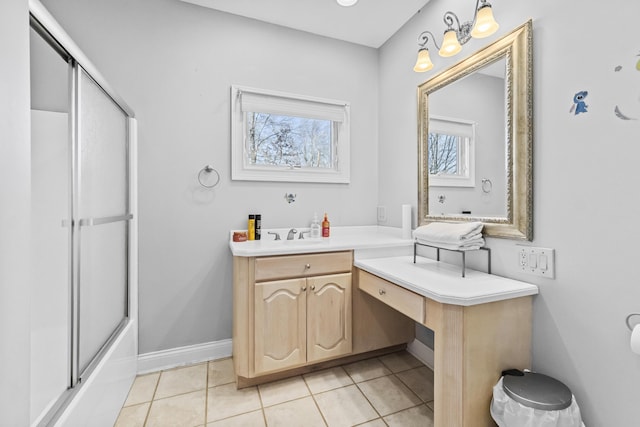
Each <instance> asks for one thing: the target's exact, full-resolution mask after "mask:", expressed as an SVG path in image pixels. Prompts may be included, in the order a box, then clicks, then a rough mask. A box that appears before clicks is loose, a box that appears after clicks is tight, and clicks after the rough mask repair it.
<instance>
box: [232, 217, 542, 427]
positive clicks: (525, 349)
mask: <svg viewBox="0 0 640 427" xmlns="http://www.w3.org/2000/svg"><path fill="white" fill-rule="evenodd" d="M340 231H341V230H340V228H337V229H336V230H335V233H334V235H333V236H332V237H331V239H326V240H325V239H323V240H321V241H311V239H309V241H307V242H298V241H296V242H283V241H261V242H243V243H236V242H231V243H230V247H231V250H232V253H233V255H234V257H233V292H234V295H233V301H234V302H233V304H234V307H233V309H234V313H233V360H234V365H235V372H236V380H237V386H238V387H239V388H242V387H246V386H249V385H254V384H260V383H264V382H268V381H273V380H277V379H281V378H285V377H289V376H293V375H299V374H302V373H305V372H310V371H314V370H319V369H324V368H327V367H330V366H335V365H339V364H344V363H350V362H353V361H356V360H361V359H365V358H368V357H373V356H376V355H380V354H384V353H389V352H391V351H397V350H399V349H401V348H405V347H406V345H407V343H410V342H412V341H413V340H414V338H415V324H416V323H419V324H422V325H424V326H426V327H427V328H429V329H431V330H432V331H433V332H434V349H433V351H434V354H433V372H434V426H435V427H485V426H486V427H489V426H492V427H494V426H495V423H494V422H493V420H492V419H491V415H490V413H489V404H490V401H491V396H492V389H493V385H495V383H496V382H497V381H498V380H499V378H500V374H501V372H502V370H504V369H509V368H518V369H525V368H530V367H531V318H532V298H533V295H536V294H537V293H538V288H537V287H536V286H535V285H532V284H529V283H525V282H520V281H517V280H512V279H508V278H505V277H500V276H497V275H493V274H486V273H483V272H480V271H476V270H467V272H466V274H465V277H464V278H463V277H461V270H460V267H459V266H456V265H451V264H446V263H442V262H438V261H435V260H430V259H427V258H423V257H418V259H417V260H414V257H413V253H412V246H413V242H412V241H411V240H409V241H406V240H403V239H400V238H398V237H395V235H394V234H393V233H392V232H390V231H389V230H387V229H384V228H381V227H377V228H371V227H363V228H357V229H345V230H344V231H343V233H342V234H341V233H340ZM398 232H399V230H398ZM354 251H355V255H356V256H355V257H354ZM393 252H396V253H393ZM397 252H401V253H397Z"/></svg>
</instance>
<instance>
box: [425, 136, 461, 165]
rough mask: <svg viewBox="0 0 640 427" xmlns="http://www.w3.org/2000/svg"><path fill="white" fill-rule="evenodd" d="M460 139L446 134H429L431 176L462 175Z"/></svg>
mask: <svg viewBox="0 0 640 427" xmlns="http://www.w3.org/2000/svg"><path fill="white" fill-rule="evenodd" d="M459 147H460V137H459V136H455V135H448V134H444V133H429V148H428V150H429V174H430V175H457V174H459V173H460V158H459V157H460V156H459V154H460V150H459Z"/></svg>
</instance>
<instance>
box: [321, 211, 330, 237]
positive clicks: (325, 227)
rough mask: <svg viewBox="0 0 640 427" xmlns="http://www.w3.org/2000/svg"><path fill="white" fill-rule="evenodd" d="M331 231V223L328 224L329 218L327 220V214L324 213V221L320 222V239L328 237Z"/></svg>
mask: <svg viewBox="0 0 640 427" xmlns="http://www.w3.org/2000/svg"><path fill="white" fill-rule="evenodd" d="M330 229H331V223H330V222H329V218H327V213H326V212H325V213H324V219H323V220H322V237H329V234H330Z"/></svg>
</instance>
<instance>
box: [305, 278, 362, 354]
mask: <svg viewBox="0 0 640 427" xmlns="http://www.w3.org/2000/svg"><path fill="white" fill-rule="evenodd" d="M307 293H308V294H307V361H308V362H314V361H318V360H322V359H328V358H331V357H336V356H340V355H344V354H349V353H351V347H352V339H351V273H345V274H333V275H328V276H316V277H309V278H307Z"/></svg>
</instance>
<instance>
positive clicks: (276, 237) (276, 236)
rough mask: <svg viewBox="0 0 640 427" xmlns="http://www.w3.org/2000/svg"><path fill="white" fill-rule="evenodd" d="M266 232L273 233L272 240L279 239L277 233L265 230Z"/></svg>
mask: <svg viewBox="0 0 640 427" xmlns="http://www.w3.org/2000/svg"><path fill="white" fill-rule="evenodd" d="M267 233H269V234H273V235H274V236H275V237H274V239H273V240H280V235H279V234H278V233H275V232H273V231H267Z"/></svg>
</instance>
